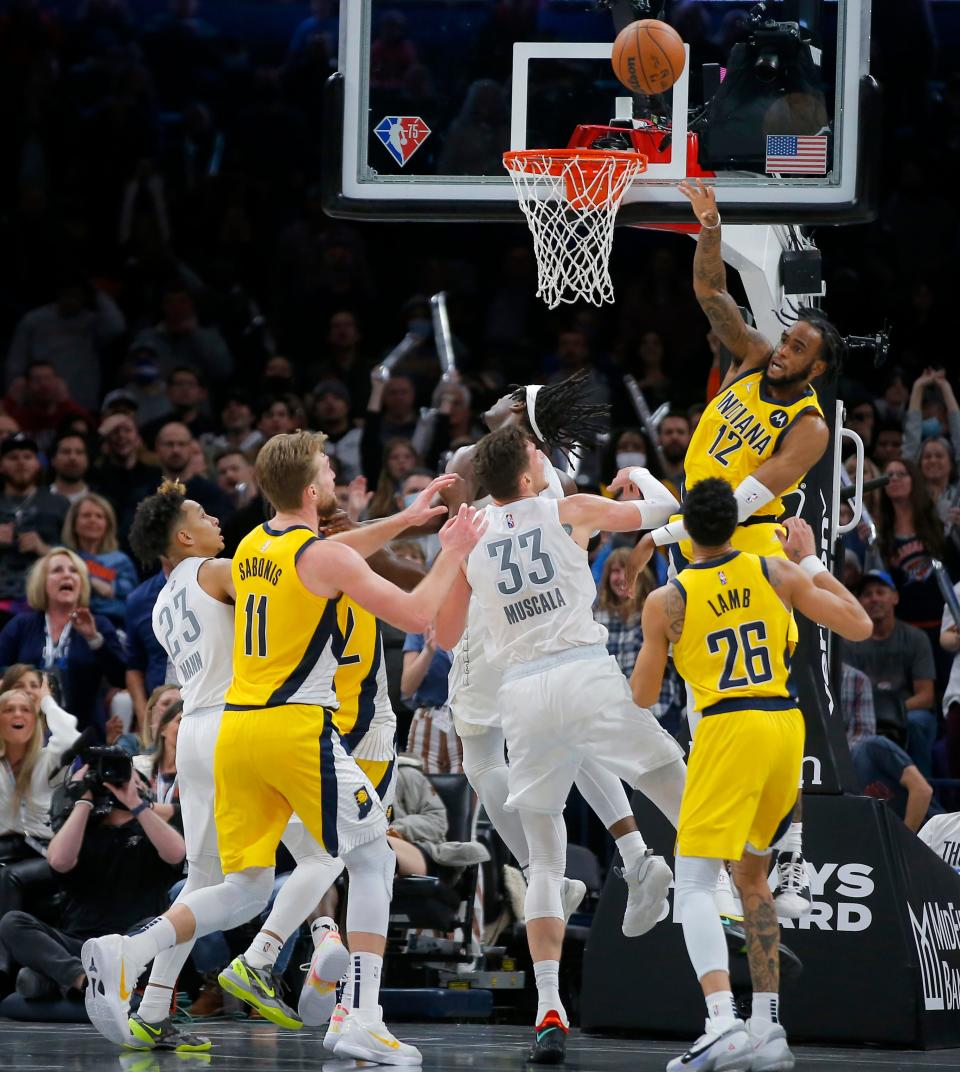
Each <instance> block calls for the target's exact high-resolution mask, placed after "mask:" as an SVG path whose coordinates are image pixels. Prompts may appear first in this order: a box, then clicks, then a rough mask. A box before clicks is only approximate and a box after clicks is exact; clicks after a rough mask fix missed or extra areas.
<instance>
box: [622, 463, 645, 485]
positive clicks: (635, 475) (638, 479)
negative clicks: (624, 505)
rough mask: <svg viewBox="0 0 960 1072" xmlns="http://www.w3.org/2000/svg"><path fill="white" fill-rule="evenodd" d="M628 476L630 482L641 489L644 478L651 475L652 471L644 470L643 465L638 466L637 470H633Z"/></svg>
mask: <svg viewBox="0 0 960 1072" xmlns="http://www.w3.org/2000/svg"><path fill="white" fill-rule="evenodd" d="M627 475H628V476H629V477H630V480H631V481H632V482H633V483H634V484H636V485H637V487H638V488H640V487H642V486H643V481H644V478H645V477H647V476H649V475H650V470H649V469H644V468H643V466H642V465H638V466H637V467H636V468H634V469H631V470H630V472H629V473H628V474H627Z"/></svg>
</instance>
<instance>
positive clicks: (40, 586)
mask: <svg viewBox="0 0 960 1072" xmlns="http://www.w3.org/2000/svg"><path fill="white" fill-rule="evenodd" d="M57 555H66V556H67V558H69V559H70V561H71V562H72V563H73V564H74V566H76V567H77V570H78V571H79V573H80V606H81V607H89V606H90V574H89V572H88V571H87V564H86V562H84V561H83V559H82V558H81V557H80V556H79V555H78V554H77V552H76V551H71V550H70V548H69V547H51V548H50V550H49V551H48V552H47V553H46V554H45V555H44V556H43V557H42V558H38V559H37V561H36V562H34V564H33V565H32V566H31V567H30V572H29V573H28V574H27V602H28V603H29V604H30V606H31V607H33V609H34V610H47V609H48V607H49V606H50V599H49V597H48V596H47V577H48V576H49V574H50V563H51V562H52V561H53V559H54V558H56V556H57Z"/></svg>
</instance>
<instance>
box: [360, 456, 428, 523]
mask: <svg viewBox="0 0 960 1072" xmlns="http://www.w3.org/2000/svg"><path fill="white" fill-rule="evenodd" d="M422 464H423V463H422V462H421V460H420V456H419V455H418V454H417V452H416V451H415V450H414V449H413V444H412V443H411V442H410V440H409V439H391V440H390V441H389V442H388V443H387V445H386V446H385V447H384V448H383V462H382V464H380V465H378V466H377V473H378V477H377V490H376V491H375V492H374V493H373V498H372V499H371V500H370V505H369V507H368V508H367V516H368V517H370V518H378V517H389V516H390V514H395V513H396V512H397V511H398V510H399V509H400V507H399V506H398V499H397V496H398V495H399V494H400V488H401V486H402V485H403V481H404V479H405V478H406V477H407V476H409V475H410V473H412V472H413V470H414V469H418V468H422ZM367 482H368V484H369V482H370V480H369V477H367Z"/></svg>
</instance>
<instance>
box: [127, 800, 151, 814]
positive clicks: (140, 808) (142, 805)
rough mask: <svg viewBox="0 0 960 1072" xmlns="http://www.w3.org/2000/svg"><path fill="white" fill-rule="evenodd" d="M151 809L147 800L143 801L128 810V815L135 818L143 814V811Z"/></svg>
mask: <svg viewBox="0 0 960 1072" xmlns="http://www.w3.org/2000/svg"><path fill="white" fill-rule="evenodd" d="M152 807H153V805H152V804H151V803H150V801H149V800H143V801H141V802H140V803H139V804H138V805H137V806H136V807H135V808H131V809H130V814H131V815H132V816H133V817H134V818H136V817H137V816H138V815H140V814H141V813H142V812H145V811H147V809H148V808H152Z"/></svg>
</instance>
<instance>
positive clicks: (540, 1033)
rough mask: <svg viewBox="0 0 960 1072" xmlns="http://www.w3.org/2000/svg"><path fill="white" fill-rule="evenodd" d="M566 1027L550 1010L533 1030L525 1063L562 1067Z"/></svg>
mask: <svg viewBox="0 0 960 1072" xmlns="http://www.w3.org/2000/svg"><path fill="white" fill-rule="evenodd" d="M569 1030H570V1029H569V1028H568V1027H567V1025H566V1024H565V1023H564V1022H563V1021H562V1020H561V1019H560V1014H559V1013H556V1012H554V1011H553V1010H551V1011H550V1012H548V1013H547V1015H546V1016H544V1018H543V1019H542V1020H541V1021H540V1023H539V1024H537V1026H536V1027H535V1028H534V1037H533V1045H532V1046H531V1047H530V1055H529V1056H528V1057H527V1061H528V1062H529V1063H530V1064H532V1065H562V1064H563V1062H564V1061H565V1060H566V1059H567V1034H568V1032H569Z"/></svg>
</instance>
